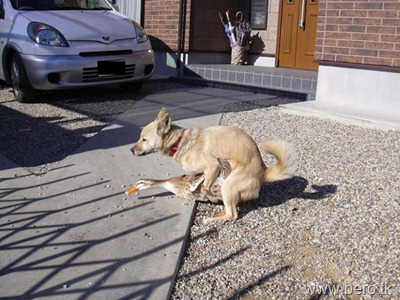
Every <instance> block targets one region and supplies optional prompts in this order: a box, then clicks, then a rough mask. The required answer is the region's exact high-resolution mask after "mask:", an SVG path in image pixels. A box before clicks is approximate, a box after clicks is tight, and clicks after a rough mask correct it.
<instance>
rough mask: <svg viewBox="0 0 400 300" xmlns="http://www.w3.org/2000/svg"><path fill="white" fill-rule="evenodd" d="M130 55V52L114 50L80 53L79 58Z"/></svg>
mask: <svg viewBox="0 0 400 300" xmlns="http://www.w3.org/2000/svg"><path fill="white" fill-rule="evenodd" d="M126 54H128V55H129V54H132V50H115V51H93V52H81V53H79V56H82V57H90V56H112V55H126Z"/></svg>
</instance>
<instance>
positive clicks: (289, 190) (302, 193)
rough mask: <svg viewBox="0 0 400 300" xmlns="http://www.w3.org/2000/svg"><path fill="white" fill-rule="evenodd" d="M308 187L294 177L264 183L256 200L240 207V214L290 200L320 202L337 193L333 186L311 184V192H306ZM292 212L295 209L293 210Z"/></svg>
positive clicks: (306, 183)
mask: <svg viewBox="0 0 400 300" xmlns="http://www.w3.org/2000/svg"><path fill="white" fill-rule="evenodd" d="M308 186H309V182H308V180H307V179H305V178H303V177H299V176H295V177H293V178H291V179H288V180H282V181H277V182H272V183H266V184H264V185H263V186H262V187H261V191H260V196H259V197H258V199H256V200H253V201H249V202H246V203H243V204H241V205H240V213H241V214H246V213H248V212H249V211H251V210H254V209H256V208H260V207H272V206H277V205H281V204H283V203H285V202H287V201H289V200H291V199H295V198H297V199H303V200H322V199H325V198H327V197H329V196H331V195H332V194H335V193H336V192H337V186H336V185H334V184H327V185H316V184H312V185H311V189H312V191H306V189H307V187H308ZM293 210H294V211H296V210H297V209H296V208H294V209H293Z"/></svg>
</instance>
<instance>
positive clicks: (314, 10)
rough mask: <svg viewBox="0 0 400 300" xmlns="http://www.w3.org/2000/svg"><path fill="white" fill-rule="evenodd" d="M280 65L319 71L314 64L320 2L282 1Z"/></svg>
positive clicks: (311, 0) (308, 0)
mask: <svg viewBox="0 0 400 300" xmlns="http://www.w3.org/2000/svg"><path fill="white" fill-rule="evenodd" d="M282 2H283V3H282V17H281V30H280V38H279V58H278V59H279V60H278V65H279V66H280V67H286V68H299V69H308V70H317V68H318V65H317V64H316V63H315V62H314V52H315V38H316V34H317V22H318V0H282Z"/></svg>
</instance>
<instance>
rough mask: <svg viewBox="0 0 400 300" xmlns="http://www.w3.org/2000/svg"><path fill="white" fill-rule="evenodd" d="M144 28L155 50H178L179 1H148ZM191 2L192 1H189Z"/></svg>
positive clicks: (145, 7)
mask: <svg viewBox="0 0 400 300" xmlns="http://www.w3.org/2000/svg"><path fill="white" fill-rule="evenodd" d="M143 2H144V20H143V25H144V26H143V27H144V29H145V30H146V33H147V34H148V35H150V38H151V44H152V47H153V49H155V50H160V49H162V50H167V49H170V50H173V51H176V50H177V49H178V44H177V39H178V23H179V22H178V20H179V2H180V1H179V0H146V1H143ZM188 2H190V1H188Z"/></svg>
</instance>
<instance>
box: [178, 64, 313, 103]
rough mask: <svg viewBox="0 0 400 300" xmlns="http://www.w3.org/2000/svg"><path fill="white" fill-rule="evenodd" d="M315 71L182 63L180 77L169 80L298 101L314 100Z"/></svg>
mask: <svg viewBox="0 0 400 300" xmlns="http://www.w3.org/2000/svg"><path fill="white" fill-rule="evenodd" d="M317 76H318V73H317V72H315V71H307V70H295V69H284V68H271V67H260V66H248V65H244V66H237V65H228V64H221V65H211V64H210V65H208V64H198V65H197V64H193V65H186V66H185V69H184V72H183V76H178V77H171V80H178V81H191V82H197V83H199V84H204V85H207V86H210V87H216V88H224V89H231V90H240V91H244V92H257V93H266V94H272V95H287V96H289V97H292V98H296V99H299V100H314V99H315V95H316V89H317Z"/></svg>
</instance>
